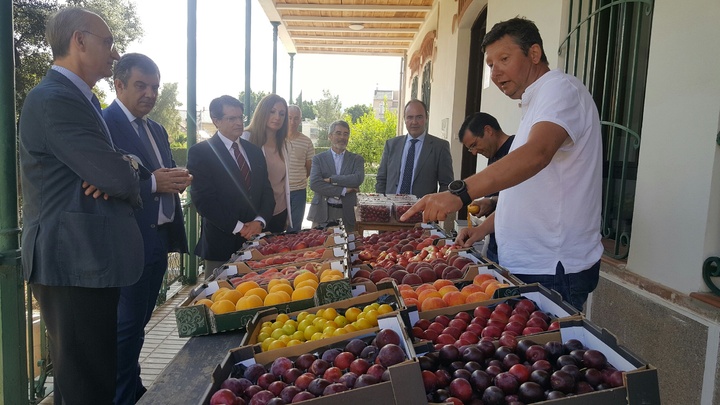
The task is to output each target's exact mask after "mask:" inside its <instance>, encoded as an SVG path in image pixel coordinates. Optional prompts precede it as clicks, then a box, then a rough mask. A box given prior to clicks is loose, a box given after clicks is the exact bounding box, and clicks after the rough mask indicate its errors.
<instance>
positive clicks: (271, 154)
mask: <svg viewBox="0 0 720 405" xmlns="http://www.w3.org/2000/svg"><path fill="white" fill-rule="evenodd" d="M287 110H288V106H287V102H286V101H285V99H284V98H282V97H280V96H278V95H277V94H269V95H267V96H265V97H263V98H262V100H260V102H259V103H258V105H257V107H255V112H254V113H253V117H252V120H251V121H250V125H248V127H247V128H246V130H245V132H244V133H243V135H242V138H243V139H246V140H248V141H250V142H251V143H253V144H255V145H257V146H259V147H260V148H262V151H263V154H264V155H265V161H266V162H267V170H268V179H269V180H270V184H271V185H272V189H273V195H274V197H275V210H274V212H273V216H272V218H271V219H270V220H269V221H268V223H267V226H266V227H265V230H267V231H268V232H273V233H278V232H284V231H285V230H286V229H287V227H288V223H289V225H290V226H292V218H290V216H289V215H288V212H289V208H290V183H289V176H288V165H287V163H286V162H287V156H288V151H287V148H286V143H285V142H286V139H287V135H288V122H287Z"/></svg>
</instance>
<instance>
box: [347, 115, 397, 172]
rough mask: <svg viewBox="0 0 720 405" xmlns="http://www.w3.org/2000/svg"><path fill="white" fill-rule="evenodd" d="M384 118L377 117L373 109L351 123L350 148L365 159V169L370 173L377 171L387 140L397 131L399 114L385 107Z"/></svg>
mask: <svg viewBox="0 0 720 405" xmlns="http://www.w3.org/2000/svg"><path fill="white" fill-rule="evenodd" d="M383 118H384V121H383V120H381V119H378V118H375V113H374V112H373V111H372V110H371V111H368V112H367V113H365V115H363V116H362V117H360V118H358V120H357V122H354V123H351V124H350V140H349V142H348V150H350V151H352V152H353V153H357V154H359V155H361V156H362V157H363V158H364V159H365V166H366V167H365V169H366V172H369V173H372V172H375V171H377V169H376V168H377V166H378V165H379V164H380V159H381V158H382V153H383V148H385V141H387V140H388V139H390V138H392V137H394V136H395V135H396V133H397V122H398V121H397V114H396V113H394V112H393V111H391V110H390V109H389V108H385V114H384V117H383ZM348 119H349V117H348Z"/></svg>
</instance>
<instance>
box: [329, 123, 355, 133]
mask: <svg viewBox="0 0 720 405" xmlns="http://www.w3.org/2000/svg"><path fill="white" fill-rule="evenodd" d="M337 126H341V127H345V128H347V130H348V131H349V130H350V124H348V123H347V121H343V120H337V121H334V122H333V123H332V124H330V126H329V127H328V135H329V134H332V133H333V132H335V127H337Z"/></svg>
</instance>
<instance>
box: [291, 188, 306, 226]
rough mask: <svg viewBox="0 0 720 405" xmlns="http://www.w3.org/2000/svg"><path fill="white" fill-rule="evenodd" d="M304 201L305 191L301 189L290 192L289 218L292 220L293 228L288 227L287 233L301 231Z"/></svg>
mask: <svg viewBox="0 0 720 405" xmlns="http://www.w3.org/2000/svg"><path fill="white" fill-rule="evenodd" d="M306 200H307V189H305V188H303V189H301V190H294V191H291V192H290V218H292V222H293V226H292V227H288V232H297V231H299V230H300V229H302V223H303V218H305V205H306V204H307V202H306Z"/></svg>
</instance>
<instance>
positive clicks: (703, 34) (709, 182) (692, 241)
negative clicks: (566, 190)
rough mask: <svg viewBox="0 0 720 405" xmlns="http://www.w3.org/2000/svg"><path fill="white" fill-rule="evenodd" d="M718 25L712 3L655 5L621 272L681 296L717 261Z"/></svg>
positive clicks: (697, 286) (693, 0)
mask: <svg viewBox="0 0 720 405" xmlns="http://www.w3.org/2000/svg"><path fill="white" fill-rule="evenodd" d="M719 19H720V3H718V2H717V1H716V0H690V1H685V2H674V1H669V0H658V1H656V2H655V10H654V15H653V22H652V24H653V26H652V34H651V44H650V56H649V63H648V66H649V67H648V79H647V92H646V101H645V110H644V116H643V127H642V140H641V144H640V145H641V146H640V156H639V167H638V180H637V190H636V196H635V210H634V214H633V233H632V240H631V246H630V255H629V257H628V265H627V268H628V270H630V271H633V272H635V273H638V274H641V275H643V276H645V277H647V278H650V279H652V280H654V281H656V282H658V283H660V284H663V285H666V286H671V287H672V288H674V289H675V290H678V291H680V292H683V293H690V292H693V291H698V290H702V289H704V285H703V282H702V278H701V272H700V271H701V266H702V263H703V261H704V260H705V258H707V257H708V256H713V255H714V256H720V224H719V221H718V216H719V215H720V205H718V202H719V190H720V187H719V183H720V179H719V178H718V177H719V176H720V170H718V166H719V165H720V152H719V150H718V149H719V148H718V145H717V143H716V136H717V134H718V116H719V115H720V75H719V74H718V68H717V67H718V65H720V42H719V41H717V40H716V38H717V35H718V33H719V32H720V31H719V30H718V25H717V21H718V20H719ZM711 38H712V39H711ZM700 44H702V46H700Z"/></svg>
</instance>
